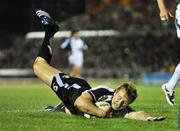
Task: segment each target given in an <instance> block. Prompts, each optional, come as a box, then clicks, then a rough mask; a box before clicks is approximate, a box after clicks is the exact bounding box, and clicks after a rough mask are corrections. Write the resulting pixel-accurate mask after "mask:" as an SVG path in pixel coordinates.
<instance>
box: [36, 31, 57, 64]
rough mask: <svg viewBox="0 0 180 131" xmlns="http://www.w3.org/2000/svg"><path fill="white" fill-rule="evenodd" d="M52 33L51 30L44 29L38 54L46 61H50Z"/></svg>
mask: <svg viewBox="0 0 180 131" xmlns="http://www.w3.org/2000/svg"><path fill="white" fill-rule="evenodd" d="M53 35H54V33H52V32H51V31H48V30H46V31H45V37H44V40H43V43H42V45H41V48H40V50H39V54H38V56H40V57H42V58H44V59H45V60H46V61H47V62H48V63H50V61H51V58H52V48H51V42H52V39H53Z"/></svg>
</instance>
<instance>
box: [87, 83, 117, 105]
mask: <svg viewBox="0 0 180 131" xmlns="http://www.w3.org/2000/svg"><path fill="white" fill-rule="evenodd" d="M88 93H89V94H90V95H91V97H92V99H93V102H96V101H97V100H98V99H99V98H100V97H102V96H104V95H113V93H114V89H112V88H109V87H107V86H98V87H96V88H92V89H90V90H89V91H88Z"/></svg>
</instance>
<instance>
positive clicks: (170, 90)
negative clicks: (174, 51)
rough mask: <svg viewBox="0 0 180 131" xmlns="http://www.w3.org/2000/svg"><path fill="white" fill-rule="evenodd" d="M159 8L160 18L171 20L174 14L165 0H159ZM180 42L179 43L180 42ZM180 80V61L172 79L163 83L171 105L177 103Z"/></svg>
mask: <svg viewBox="0 0 180 131" xmlns="http://www.w3.org/2000/svg"><path fill="white" fill-rule="evenodd" d="M176 1H177V8H176V16H175V26H176V31H177V37H178V38H180V0H176ZM157 3H158V6H159V10H160V19H161V20H162V21H169V20H170V19H171V18H172V17H173V15H172V13H171V12H170V11H169V10H168V9H167V7H166V4H165V2H164V0H157ZM178 44H179V43H178ZM179 80H180V63H179V64H178V65H177V66H176V69H175V72H174V73H173V75H172V77H171V79H170V80H169V81H168V82H167V83H165V84H163V85H162V89H163V91H164V93H165V96H166V100H167V102H168V103H169V105H171V106H174V105H175V88H176V85H177V84H178V82H179Z"/></svg>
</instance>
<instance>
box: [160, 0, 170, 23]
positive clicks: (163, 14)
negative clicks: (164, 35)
mask: <svg viewBox="0 0 180 131" xmlns="http://www.w3.org/2000/svg"><path fill="white" fill-rule="evenodd" d="M157 3H158V6H159V10H160V14H159V16H160V18H161V20H162V21H169V20H170V18H171V17H173V15H172V13H171V12H170V11H169V10H168V9H167V7H166V4H165V2H164V0H157Z"/></svg>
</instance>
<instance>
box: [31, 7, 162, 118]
mask: <svg viewBox="0 0 180 131" xmlns="http://www.w3.org/2000/svg"><path fill="white" fill-rule="evenodd" d="M35 12H36V15H37V16H38V18H39V19H40V22H41V24H42V25H43V27H44V29H45V37H44V40H43V43H42V46H41V47H40V50H39V54H38V56H37V58H36V60H35V62H34V65H33V70H34V73H35V75H36V76H37V77H38V78H39V79H40V80H42V81H43V82H44V83H45V84H47V85H48V86H49V87H51V89H52V90H53V91H54V92H55V93H56V95H57V96H58V97H59V98H60V99H61V101H62V102H63V104H61V105H64V107H65V110H66V112H70V113H71V114H75V115H84V114H89V115H92V116H96V117H99V118H106V117H108V116H109V115H110V114H113V113H114V114H116V111H118V114H120V112H121V111H122V114H123V115H122V116H123V117H125V118H129V119H135V120H144V121H160V120H164V119H165V118H166V117H164V116H159V117H156V116H155V117H154V116H151V115H149V114H148V113H145V112H143V111H134V110H132V109H131V108H130V107H129V105H130V104H131V103H132V102H134V100H135V99H136V97H137V91H136V89H135V88H134V86H133V85H132V84H130V83H123V84H121V85H120V86H119V87H118V88H117V89H111V88H108V87H106V86H99V87H97V88H91V86H90V85H89V84H88V83H87V81H85V80H84V79H80V78H75V77H71V76H69V75H67V74H64V73H62V72H61V71H60V70H58V69H56V68H54V67H52V66H51V65H50V61H51V57H52V48H51V44H52V38H53V36H54V34H55V33H56V32H57V31H58V30H59V27H58V25H57V24H56V23H55V22H54V20H53V19H52V18H51V17H50V15H49V14H48V13H47V12H45V11H42V10H36V11H35ZM100 99H106V100H107V101H109V103H110V106H108V108H106V109H100V108H99V107H98V106H96V105H95V103H96V102H97V101H98V100H100Z"/></svg>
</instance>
